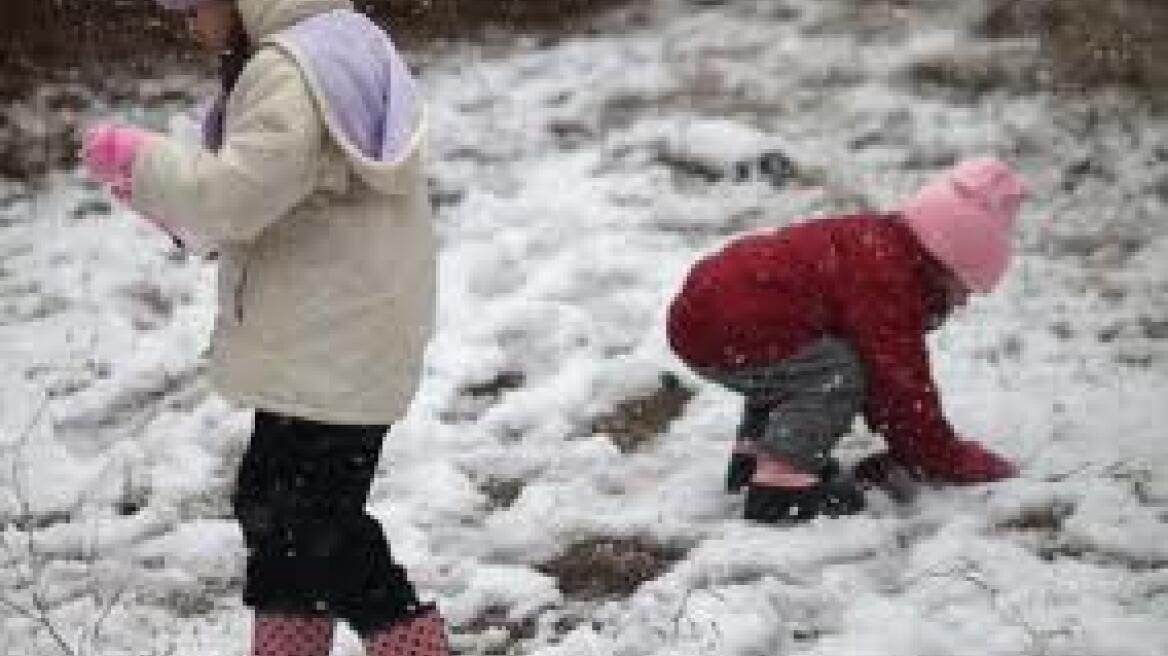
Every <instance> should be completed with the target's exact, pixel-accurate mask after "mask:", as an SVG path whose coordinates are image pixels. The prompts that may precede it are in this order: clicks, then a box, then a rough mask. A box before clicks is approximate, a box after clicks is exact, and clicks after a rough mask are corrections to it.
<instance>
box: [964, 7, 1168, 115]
mask: <svg viewBox="0 0 1168 656" xmlns="http://www.w3.org/2000/svg"><path fill="white" fill-rule="evenodd" d="M978 32H979V33H980V34H981V35H983V36H989V37H1016V36H1037V37H1038V38H1040V39H1041V41H1042V44H1043V50H1044V55H1045V56H1044V59H1045V60H1046V62H1047V63H1048V65H1049V66H1050V68H1051V72H1052V73H1053V75H1054V79H1055V81H1056V82H1057V83H1058V84H1059V85H1060V86H1061V87H1063V88H1067V89H1083V88H1093V87H1099V86H1122V87H1127V88H1129V89H1133V90H1136V91H1138V92H1140V93H1143V94H1147V95H1148V97H1149V98H1150V99H1151V100H1154V101H1156V102H1158V103H1160V102H1165V101H1168V98H1166V95H1168V2H1164V0H1110V1H1109V2H1099V1H1097V0H995V1H994V2H993V3H992V4H991V8H990V11H989V12H988V13H987V15H986V17H985V18H984V20H983V21H982V22H981V23H980V25H979V26H978Z"/></svg>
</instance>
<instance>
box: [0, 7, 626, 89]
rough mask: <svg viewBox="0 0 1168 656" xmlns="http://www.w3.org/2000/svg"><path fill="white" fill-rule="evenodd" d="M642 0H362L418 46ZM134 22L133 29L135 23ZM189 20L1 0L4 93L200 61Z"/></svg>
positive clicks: (543, 27)
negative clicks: (130, 27) (183, 22)
mask: <svg viewBox="0 0 1168 656" xmlns="http://www.w3.org/2000/svg"><path fill="white" fill-rule="evenodd" d="M642 1H643V0H428V1H426V2H399V1H397V0H356V4H357V6H358V8H359V9H361V10H362V11H364V12H366V13H368V14H369V15H370V16H372V17H373V18H374V19H375V20H377V21H379V22H381V23H383V24H387V25H392V26H393V33H394V37H395V39H396V40H397V41H398V43H399V44H400V45H402V46H404V47H406V48H411V49H412V48H417V47H421V46H424V45H426V44H430V43H434V42H436V41H442V40H447V39H465V40H480V39H484V38H488V37H490V36H491V35H492V34H499V33H504V34H509V33H538V34H542V35H545V36H547V37H549V38H556V37H558V36H560V35H564V34H571V33H578V32H582V31H588V30H591V29H594V28H593V24H594V21H593V19H594V17H595V16H596V15H597V14H598V12H600V11H602V10H605V9H609V8H612V7H615V6H619V5H625V4H637V3H639V2H642ZM128 25H129V26H133V28H132V29H126V27H127V26H128ZM195 50H196V49H195V48H194V47H193V44H192V43H191V40H190V37H189V35H188V33H187V30H186V28H185V27H184V25H183V24H182V21H181V20H180V19H179V18H178V17H177V16H176V15H174V14H171V13H168V12H164V11H162V10H160V9H159V8H158V7H157V5H156V4H155V3H154V0H101V1H95V0H51V1H50V0H4V3H3V7H2V8H0V99H3V98H13V97H19V96H21V95H23V94H26V93H27V92H28V91H29V90H30V89H31V88H33V87H34V86H35V85H36V84H38V83H41V82H46V81H56V82H60V81H79V80H80V81H98V80H101V79H103V78H105V77H106V76H108V74H109V73H110V72H111V71H119V72H128V73H130V74H138V75H143V74H149V73H153V72H157V71H159V70H163V69H166V68H168V67H173V66H175V65H180V66H185V67H190V66H193V65H196V59H195V57H196V55H195V54H194V53H195Z"/></svg>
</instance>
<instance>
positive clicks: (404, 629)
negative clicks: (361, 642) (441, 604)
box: [365, 606, 450, 656]
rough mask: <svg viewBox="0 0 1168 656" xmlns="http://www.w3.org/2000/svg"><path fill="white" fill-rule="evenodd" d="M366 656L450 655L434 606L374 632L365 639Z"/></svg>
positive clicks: (443, 623) (440, 620)
mask: <svg viewBox="0 0 1168 656" xmlns="http://www.w3.org/2000/svg"><path fill="white" fill-rule="evenodd" d="M365 653H366V654H368V655H369V656H449V655H450V645H449V644H448V643H447V641H446V623H445V622H444V621H443V620H442V616H441V615H440V614H438V609H437V608H435V607H434V606H429V607H426V608H423V609H422V610H421V611H419V612H418V613H417V614H414V615H411V616H409V617H407V618H405V619H403V620H399V621H397V622H394V623H393V624H391V625H389V626H387V627H385V628H383V629H380V630H378V631H376V632H375V633H374V634H373V635H371V636H369V638H367V639H366V640H365Z"/></svg>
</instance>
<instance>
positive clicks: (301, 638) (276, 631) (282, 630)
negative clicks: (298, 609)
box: [251, 611, 333, 656]
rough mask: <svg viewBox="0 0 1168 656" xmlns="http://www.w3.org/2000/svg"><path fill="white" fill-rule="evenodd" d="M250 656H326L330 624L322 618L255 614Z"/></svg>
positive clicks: (331, 625) (330, 643)
mask: <svg viewBox="0 0 1168 656" xmlns="http://www.w3.org/2000/svg"><path fill="white" fill-rule="evenodd" d="M252 641H253V644H252V652H251V653H252V655H253V656H328V653H329V651H330V650H331V649H332V646H333V620H332V618H330V617H326V616H324V615H304V614H296V613H270V612H262V611H261V612H257V613H256V619H255V631H254V636H253V638H252Z"/></svg>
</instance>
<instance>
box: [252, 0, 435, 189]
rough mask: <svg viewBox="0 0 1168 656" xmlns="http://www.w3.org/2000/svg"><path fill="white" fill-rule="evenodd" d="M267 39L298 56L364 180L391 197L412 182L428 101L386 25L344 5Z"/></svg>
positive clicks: (328, 121)
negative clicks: (410, 172) (405, 173)
mask: <svg viewBox="0 0 1168 656" xmlns="http://www.w3.org/2000/svg"><path fill="white" fill-rule="evenodd" d="M251 1H252V2H261V1H263V2H277V3H278V2H283V3H286V4H297V3H300V4H307V3H308V2H310V0H251ZM265 43H269V44H274V45H275V46H276V47H278V48H280V49H282V50H283V51H285V52H286V53H287V54H288V55H289V56H290V57H291V58H292V59H293V60H294V61H296V63H297V65H298V66H299V68H300V70H301V71H302V72H303V74H304V77H305V80H306V81H307V82H308V86H309V88H310V89H311V91H312V95H313V97H314V98H315V99H316V102H317V104H318V106H319V107H320V108H321V113H322V115H323V117H324V120H325V123H326V125H327V127H328V130H329V134H331V135H332V137H333V138H334V139H335V140H336V142H337V144H338V145H339V146H340V148H341V150H342V151H344V153H345V155H346V156H347V157H348V158H349V160H350V161H351V162H352V164H353V167H354V169H355V171H356V172H357V174H358V175H359V176H360V177H361V179H363V180H364V181H365V182H366V183H367V184H369V185H370V186H371V187H373V188H374V189H377V190H378V191H381V192H383V193H388V194H395V193H402V192H403V191H405V190H406V189H407V188H409V187H410V185H412V181H410V180H409V179H408V176H403V175H400V173H401V171H402V169H403V165H405V164H407V163H408V162H409V161H410V160H413V159H415V158H416V157H417V156H418V155H419V152H420V150H421V140H422V136H423V134H424V132H425V126H424V121H423V118H424V115H423V114H424V113H423V104H422V101H421V99H420V98H419V97H418V92H417V82H416V81H415V80H414V77H413V75H412V74H411V73H410V70H409V67H408V66H407V65H406V63H405V61H404V60H403V59H402V57H401V55H400V54H399V53H398V51H397V49H396V48H395V47H394V45H393V41H392V40H391V39H390V37H389V35H388V34H386V33H385V31H384V30H382V29H381V28H380V27H378V26H377V25H376V24H375V23H373V21H371V20H369V18H368V17H366V16H364V15H362V14H359V13H357V12H355V11H351V10H347V9H338V10H333V11H328V12H325V13H323V14H317V15H313V16H310V17H308V18H305V19H303V20H300V21H299V22H297V23H295V24H294V25H292V26H290V27H288V28H287V29H285V30H283V31H281V32H279V33H277V34H275V35H273V36H271V37H268V38H267V39H266V40H265ZM405 168H416V167H405Z"/></svg>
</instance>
